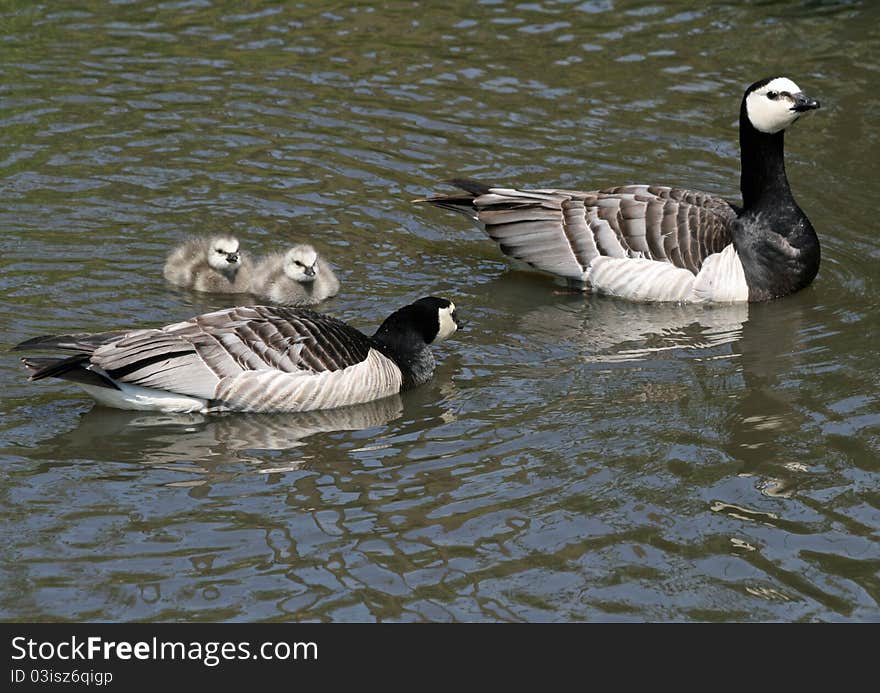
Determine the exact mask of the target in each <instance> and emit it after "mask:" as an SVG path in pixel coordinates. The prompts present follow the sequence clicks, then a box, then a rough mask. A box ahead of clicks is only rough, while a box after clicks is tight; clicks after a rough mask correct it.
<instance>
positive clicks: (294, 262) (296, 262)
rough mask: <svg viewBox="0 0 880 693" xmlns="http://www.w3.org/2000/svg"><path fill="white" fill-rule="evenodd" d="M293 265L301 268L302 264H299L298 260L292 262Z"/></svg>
mask: <svg viewBox="0 0 880 693" xmlns="http://www.w3.org/2000/svg"><path fill="white" fill-rule="evenodd" d="M293 264H294V265H296V266H297V267H303V263H301V262H300V261H299V260H294V261H293Z"/></svg>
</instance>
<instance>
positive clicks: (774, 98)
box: [767, 91, 779, 101]
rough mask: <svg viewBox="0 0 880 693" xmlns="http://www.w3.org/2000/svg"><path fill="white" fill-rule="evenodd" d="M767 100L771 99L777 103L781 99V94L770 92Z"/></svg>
mask: <svg viewBox="0 0 880 693" xmlns="http://www.w3.org/2000/svg"><path fill="white" fill-rule="evenodd" d="M767 98H768V99H770V100H771V101H776V99H778V98H779V92H778V91H768V92H767Z"/></svg>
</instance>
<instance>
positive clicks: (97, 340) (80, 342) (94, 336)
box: [10, 332, 125, 354]
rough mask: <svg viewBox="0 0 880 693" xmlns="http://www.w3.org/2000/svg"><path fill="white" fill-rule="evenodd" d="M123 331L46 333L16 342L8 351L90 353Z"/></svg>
mask: <svg viewBox="0 0 880 693" xmlns="http://www.w3.org/2000/svg"><path fill="white" fill-rule="evenodd" d="M123 334H125V332H95V333H88V332H83V333H79V334H48V335H43V336H41V337H31V338H30V339H26V340H24V341H23V342H21V343H20V344H16V345H15V346H14V347H12V349H10V351H26V350H40V349H64V350H65V351H78V352H81V353H86V354H91V353H92V352H93V351H94V350H95V349H97V348H98V347H99V346H101V345H102V344H106V343H107V342H112V341H113V340H114V339H116V338H118V337H121V336H122V335H123Z"/></svg>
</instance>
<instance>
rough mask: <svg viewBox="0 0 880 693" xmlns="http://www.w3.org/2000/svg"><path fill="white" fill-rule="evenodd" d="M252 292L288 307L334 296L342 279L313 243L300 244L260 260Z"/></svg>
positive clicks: (308, 304)
mask: <svg viewBox="0 0 880 693" xmlns="http://www.w3.org/2000/svg"><path fill="white" fill-rule="evenodd" d="M250 292H251V293H252V294H254V295H255V296H257V297H258V298H260V299H263V300H266V301H273V302H275V303H282V304H284V305H287V306H312V305H315V304H316V303H320V302H321V301H323V300H324V299H327V298H330V297H331V296H335V295H336V294H337V293H338V292H339V280H338V279H337V278H336V275H335V274H333V270H332V269H331V268H330V265H328V264H327V263H326V262H325V261H324V259H323V258H322V257H319V256H318V253H317V252H316V251H315V249H314V248H313V247H312V246H310V245H306V244H300V245H295V246H294V247H293V248H291V249H290V250H288V251H287V252H286V253H272V254H271V255H267V256H266V257H265V258H263V259H262V260H260V261H259V262H258V263H257V265H256V267H255V268H254V274H253V280H252V281H251V288H250Z"/></svg>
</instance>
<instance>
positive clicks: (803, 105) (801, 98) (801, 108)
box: [791, 91, 819, 113]
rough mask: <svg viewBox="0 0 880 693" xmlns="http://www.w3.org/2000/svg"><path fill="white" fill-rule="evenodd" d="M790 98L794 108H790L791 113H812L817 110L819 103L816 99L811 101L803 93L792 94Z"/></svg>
mask: <svg viewBox="0 0 880 693" xmlns="http://www.w3.org/2000/svg"><path fill="white" fill-rule="evenodd" d="M792 98H793V99H794V106H792V107H791V110H792V111H797V112H798V113H804V112H805V111H814V110H815V109H817V108H819V102H818V101H816V99H811V98H810V97H809V96H807V95H806V94H804V93H803V92H800V91H799V92H798V93H797V94H792Z"/></svg>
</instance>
